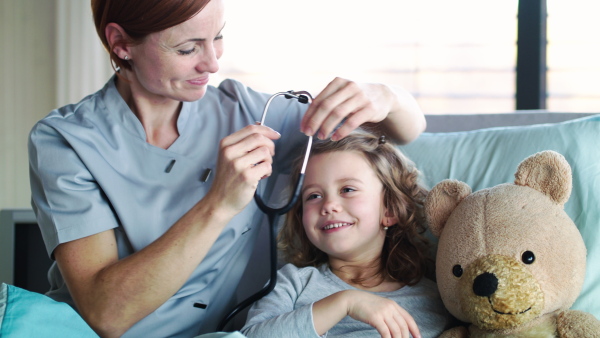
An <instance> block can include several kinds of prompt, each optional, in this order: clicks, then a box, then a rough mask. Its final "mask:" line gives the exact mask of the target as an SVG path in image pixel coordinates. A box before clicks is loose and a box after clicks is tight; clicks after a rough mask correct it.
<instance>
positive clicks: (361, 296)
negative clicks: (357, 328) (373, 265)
mask: <svg viewBox="0 0 600 338" xmlns="http://www.w3.org/2000/svg"><path fill="white" fill-rule="evenodd" d="M352 291H354V290H352ZM348 315H349V316H350V317H352V318H354V319H356V320H360V321H361V322H364V323H367V324H369V325H371V326H373V327H374V328H375V329H377V331H378V332H379V334H380V335H381V337H384V338H387V337H394V338H396V337H403V338H408V337H410V335H409V333H410V334H412V336H413V337H421V334H420V332H419V328H418V327H417V323H416V322H415V320H414V319H413V317H412V316H411V315H410V314H409V313H408V312H406V310H404V309H403V308H402V307H400V305H398V303H396V302H394V301H393V300H390V299H387V298H383V297H380V296H377V295H374V294H371V293H368V292H363V291H357V292H355V293H353V294H352V295H350V296H349V297H348Z"/></svg>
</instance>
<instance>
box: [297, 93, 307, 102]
mask: <svg viewBox="0 0 600 338" xmlns="http://www.w3.org/2000/svg"><path fill="white" fill-rule="evenodd" d="M298 102H300V103H308V96H306V95H298Z"/></svg>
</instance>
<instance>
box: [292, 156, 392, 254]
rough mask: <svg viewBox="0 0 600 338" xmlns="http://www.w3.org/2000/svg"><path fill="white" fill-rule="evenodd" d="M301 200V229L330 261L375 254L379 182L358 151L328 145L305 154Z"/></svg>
mask: <svg viewBox="0 0 600 338" xmlns="http://www.w3.org/2000/svg"><path fill="white" fill-rule="evenodd" d="M333 167H335V168H336V169H335V170H329V169H328V170H323V169H322V168H333ZM302 203H303V204H302V210H303V216H302V220H303V225H304V229H305V231H306V234H307V236H308V238H309V240H310V241H311V242H312V243H313V244H314V245H315V246H316V247H317V248H319V250H321V251H323V252H325V253H326V254H327V255H328V256H329V259H330V261H331V260H332V259H341V260H352V261H356V260H372V259H374V258H376V257H379V255H380V254H381V248H382V246H383V242H384V240H385V230H383V226H382V224H383V220H384V218H385V208H384V207H383V185H382V183H381V181H380V180H379V178H378V177H377V174H376V173H375V171H374V170H373V169H372V168H371V166H370V164H369V163H368V162H367V160H366V159H365V158H364V156H363V155H362V154H360V153H358V152H354V151H334V152H329V153H323V154H318V155H314V156H313V157H311V158H310V160H309V161H308V165H307V169H306V175H305V178H304V186H303V188H302Z"/></svg>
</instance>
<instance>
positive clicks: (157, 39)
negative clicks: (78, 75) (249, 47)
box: [130, 0, 225, 101]
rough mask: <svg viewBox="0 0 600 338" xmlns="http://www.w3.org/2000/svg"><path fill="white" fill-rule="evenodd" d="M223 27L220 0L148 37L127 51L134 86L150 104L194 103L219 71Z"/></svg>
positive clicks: (212, 1)
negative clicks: (211, 77) (211, 76)
mask: <svg viewBox="0 0 600 338" xmlns="http://www.w3.org/2000/svg"><path fill="white" fill-rule="evenodd" d="M224 24H225V19H224V8H223V1H222V0H211V1H210V2H209V3H208V4H207V5H206V7H205V8H204V9H203V10H202V11H200V13H198V14H197V15H195V16H194V17H192V18H191V19H189V20H188V21H186V22H183V23H181V24H179V25H177V26H173V27H171V28H167V29H165V30H164V31H161V32H157V33H153V34H150V35H148V36H147V37H146V38H145V39H144V40H143V42H142V43H141V44H139V45H134V46H131V47H130V51H131V59H132V61H131V65H132V70H133V79H132V80H133V82H134V83H135V84H137V85H138V87H139V88H138V89H139V90H140V91H141V94H142V95H144V96H146V97H148V98H150V99H151V100H157V101H161V100H164V99H172V100H177V101H195V100H198V99H200V98H202V96H204V93H205V92H206V86H207V84H208V80H209V75H210V74H212V73H215V72H217V71H218V70H219V63H218V59H219V58H220V57H221V55H222V54H223V36H222V35H221V31H222V29H223V26H224Z"/></svg>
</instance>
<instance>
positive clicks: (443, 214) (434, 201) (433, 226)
mask: <svg viewBox="0 0 600 338" xmlns="http://www.w3.org/2000/svg"><path fill="white" fill-rule="evenodd" d="M469 194H471V187H469V186H468V185H467V184H466V183H464V182H460V181H457V180H443V181H441V182H440V183H438V184H436V185H435V186H434V187H433V189H431V191H430V192H429V194H427V198H426V199H425V218H426V220H427V223H428V224H429V229H430V230H431V233H432V234H433V235H434V236H436V237H440V234H441V233H442V230H443V228H444V225H445V224H446V221H447V220H448V217H450V214H451V213H452V211H453V210H454V208H456V206H457V205H458V204H459V203H460V202H461V201H462V200H463V199H464V198H465V197H467V196H468V195H469Z"/></svg>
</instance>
